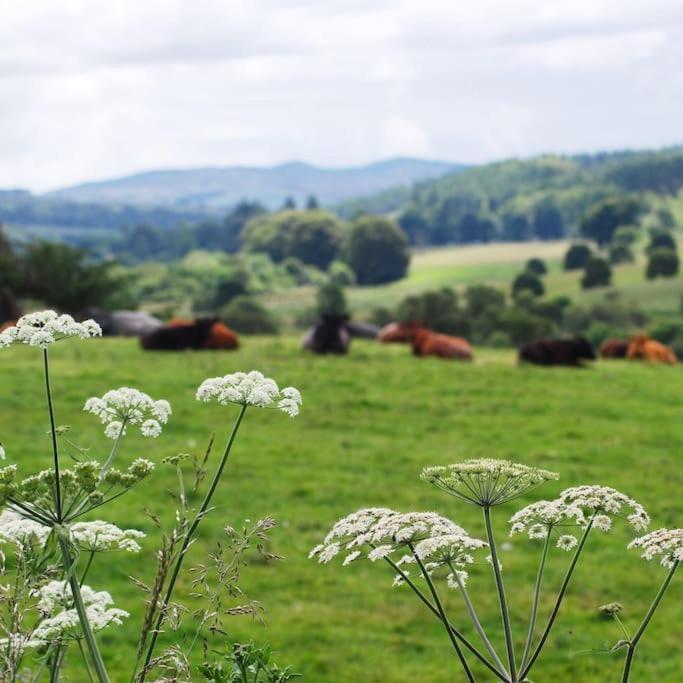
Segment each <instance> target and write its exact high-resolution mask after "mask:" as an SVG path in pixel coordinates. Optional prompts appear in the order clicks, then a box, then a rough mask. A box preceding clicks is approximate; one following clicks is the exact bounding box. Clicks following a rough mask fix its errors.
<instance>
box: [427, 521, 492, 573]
mask: <svg viewBox="0 0 683 683" xmlns="http://www.w3.org/2000/svg"><path fill="white" fill-rule="evenodd" d="M481 548H488V543H486V542H485V541H482V540H480V539H478V538H472V537H471V536H469V534H467V533H466V532H465V531H464V530H463V529H461V530H460V532H459V533H457V534H448V535H445V536H434V537H432V538H427V539H425V540H424V541H420V542H419V543H418V544H417V545H416V546H415V554H416V555H417V556H418V557H419V558H420V560H422V561H423V562H425V561H429V562H430V563H432V564H436V565H438V566H442V565H444V564H455V565H465V564H472V562H473V561H474V559H473V557H472V555H471V554H469V552H468V551H470V550H479V549H481Z"/></svg>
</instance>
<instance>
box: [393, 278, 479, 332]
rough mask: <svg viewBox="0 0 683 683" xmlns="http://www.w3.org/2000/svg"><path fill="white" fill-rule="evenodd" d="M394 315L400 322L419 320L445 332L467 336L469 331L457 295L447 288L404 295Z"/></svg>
mask: <svg viewBox="0 0 683 683" xmlns="http://www.w3.org/2000/svg"><path fill="white" fill-rule="evenodd" d="M396 317H397V319H398V320H399V321H401V322H421V323H423V324H424V325H425V326H426V327H428V328H430V329H432V330H436V331H437V332H444V333H446V334H456V335H462V336H469V332H470V328H469V324H468V320H467V316H466V315H465V314H464V313H463V312H462V311H461V310H460V309H459V307H458V297H457V295H456V293H455V292H454V291H453V290H452V289H448V288H443V289H440V290H437V291H434V292H425V293H424V294H418V295H415V296H409V297H406V298H405V299H404V300H403V301H401V303H400V304H399V306H398V310H397V314H396Z"/></svg>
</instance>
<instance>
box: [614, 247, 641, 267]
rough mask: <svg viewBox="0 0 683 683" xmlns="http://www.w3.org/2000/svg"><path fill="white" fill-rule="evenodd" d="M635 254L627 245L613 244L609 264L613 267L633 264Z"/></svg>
mask: <svg viewBox="0 0 683 683" xmlns="http://www.w3.org/2000/svg"><path fill="white" fill-rule="evenodd" d="M634 260H635V259H634V257H633V252H632V251H631V249H630V248H629V247H627V246H626V245H625V244H614V243H613V244H612V245H611V246H610V248H609V262H610V263H611V264H612V265H618V264H619V263H633V261H634Z"/></svg>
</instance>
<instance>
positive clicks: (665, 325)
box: [649, 320, 683, 344]
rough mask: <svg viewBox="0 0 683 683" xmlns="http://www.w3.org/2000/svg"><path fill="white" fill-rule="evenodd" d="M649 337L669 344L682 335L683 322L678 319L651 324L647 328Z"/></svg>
mask: <svg viewBox="0 0 683 683" xmlns="http://www.w3.org/2000/svg"><path fill="white" fill-rule="evenodd" d="M649 333H650V336H651V337H654V338H655V339H656V340H657V341H660V342H662V344H670V343H671V342H672V341H673V340H674V339H676V337H679V336H681V335H683V322H679V321H678V320H665V321H661V322H659V323H657V324H656V325H653V326H652V327H651V328H650V329H649Z"/></svg>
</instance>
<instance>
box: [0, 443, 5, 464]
mask: <svg viewBox="0 0 683 683" xmlns="http://www.w3.org/2000/svg"><path fill="white" fill-rule="evenodd" d="M6 457H7V453H5V447H4V446H3V445H2V441H0V460H4V459H5V458H6Z"/></svg>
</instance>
